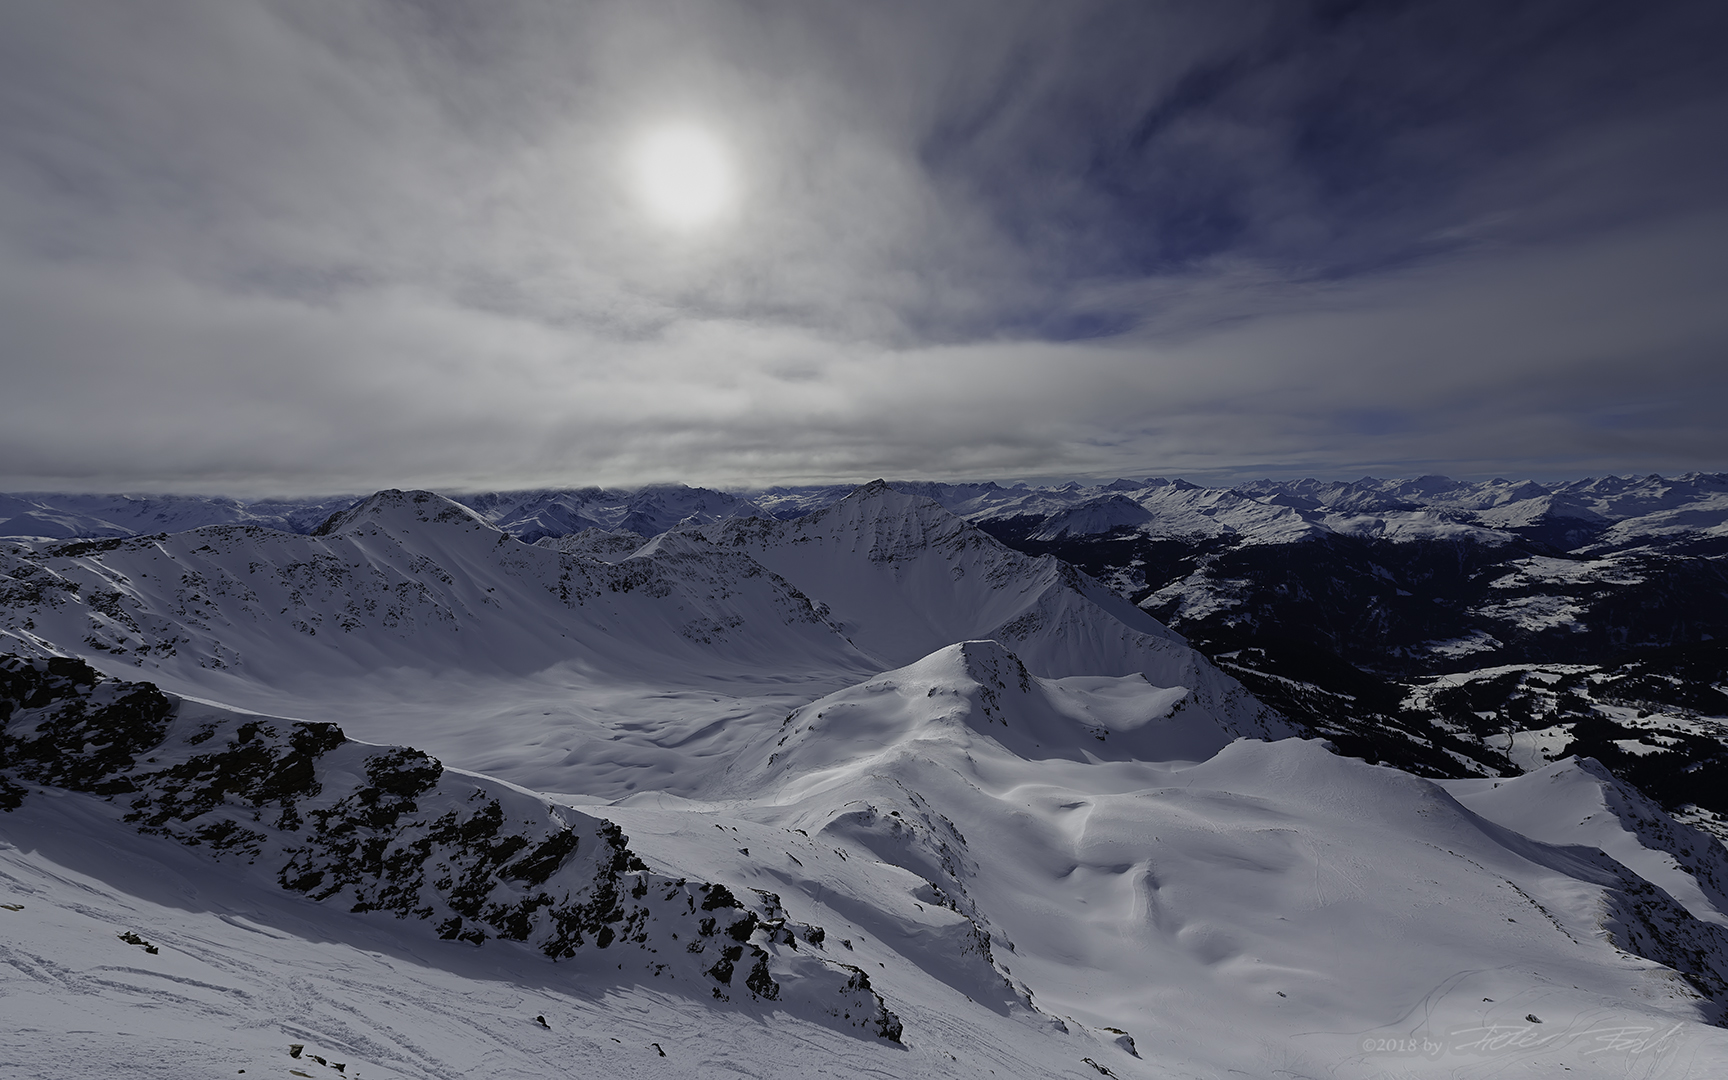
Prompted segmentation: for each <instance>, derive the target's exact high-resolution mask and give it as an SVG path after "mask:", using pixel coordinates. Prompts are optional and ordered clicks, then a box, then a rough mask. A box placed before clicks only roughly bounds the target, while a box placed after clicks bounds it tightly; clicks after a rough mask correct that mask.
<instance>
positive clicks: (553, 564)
mask: <svg viewBox="0 0 1728 1080" xmlns="http://www.w3.org/2000/svg"><path fill="white" fill-rule="evenodd" d="M706 528H707V531H706V532H704V531H701V530H697V531H680V532H674V533H668V534H662V535H661V536H660V537H659V538H657V539H656V540H654V541H653V542H651V543H642V544H641V545H640V546H637V545H636V539H637V538H635V537H634V536H633V534H628V533H604V532H585V533H582V534H577V535H575V536H572V537H564V538H560V539H559V540H556V541H542V542H541V543H540V544H537V545H525V544H522V543H520V542H518V541H517V540H515V539H513V538H511V537H509V536H508V535H506V534H505V533H503V532H501V531H499V530H498V529H497V528H496V527H494V526H493V525H492V524H490V523H489V522H487V521H485V520H483V519H482V517H481V516H480V515H479V514H478V512H476V511H474V510H471V509H469V508H467V507H465V506H462V505H460V504H457V503H454V502H452V501H450V500H447V499H443V498H441V497H440V496H436V495H432V494H430V493H426V492H409V493H404V492H395V491H391V492H381V493H379V494H377V495H375V496H372V497H371V498H369V499H367V500H364V501H362V502H361V503H360V504H359V505H357V506H356V507H354V508H353V509H351V510H348V511H345V512H343V513H341V514H337V515H335V516H333V517H332V518H331V519H330V520H329V521H328V522H326V523H325V524H324V525H323V526H321V527H320V530H319V532H320V535H316V536H296V535H289V534H284V533H279V532H273V531H269V530H264V529H259V528H233V527H222V526H217V527H209V528H205V529H201V530H195V531H192V532H189V533H181V534H174V535H170V536H166V537H146V538H136V539H129V540H112V541H95V542H75V543H72V544H62V545H54V544H39V545H16V546H13V547H10V548H7V549H0V573H4V575H5V578H4V579H3V580H0V585H4V587H5V589H6V593H5V600H6V605H5V606H4V607H3V608H0V642H4V646H5V648H6V649H8V650H10V651H15V652H18V653H20V654H22V655H52V654H57V653H63V654H67V655H76V656H81V657H83V658H85V659H87V660H88V661H89V662H91V663H93V664H95V665H96V666H97V667H99V668H101V669H103V670H107V671H111V672H117V673H118V672H126V671H132V672H135V673H143V674H146V675H147V677H149V678H151V679H152V680H155V681H157V682H160V683H161V684H162V685H163V686H164V687H166V688H168V689H170V690H172V691H174V692H177V693H184V694H190V695H193V696H197V697H202V698H206V699H209V700H213V701H218V702H225V703H228V704H231V705H236V706H240V707H244V708H248V709H253V710H257V711H260V712H266V713H272V714H277V715H291V716H298V717H303V718H306V719H314V720H324V721H330V722H338V723H342V724H343V725H344V726H345V727H346V728H347V729H348V730H350V731H352V732H353V733H354V734H355V735H356V736H357V737H361V738H365V739H369V740H373V741H378V742H407V743H411V744H415V745H419V746H421V747H422V748H424V749H426V750H428V751H430V752H432V753H434V754H436V755H438V756H440V757H443V758H445V759H448V760H453V761H460V762H462V763H463V764H464V765H465V766H467V767H471V768H476V769H479V770H482V771H485V772H488V773H491V774H494V775H499V776H502V777H504V778H505V779H508V780H510V781H512V782H516V783H522V784H525V785H529V786H532V787H535V788H537V789H540V790H550V791H581V792H587V793H603V792H612V793H615V794H619V795H623V794H628V793H629V792H631V791H635V790H639V789H641V788H643V787H644V786H646V787H652V788H656V789H660V790H671V791H675V792H678V793H680V794H686V795H695V794H700V793H704V792H706V793H709V794H712V793H714V792H716V791H720V790H724V789H725V787H726V785H727V784H728V783H730V782H731V781H729V780H728V779H727V775H726V774H727V772H728V770H729V769H730V768H731V763H732V760H733V758H734V756H735V754H736V752H737V750H738V748H739V747H741V746H745V745H751V744H753V743H754V742H756V741H759V740H761V739H763V738H768V737H771V736H772V734H773V732H774V730H775V728H776V727H777V725H778V723H779V721H780V719H781V718H783V717H784V716H785V715H786V712H787V711H789V710H790V709H791V708H796V707H797V706H798V705H801V704H803V703H804V702H806V701H809V700H811V699H812V698H815V697H819V696H821V695H822V694H824V693H827V692H829V691H831V690H834V689H838V688H840V687H843V686H846V685H850V684H852V683H855V682H857V681H859V680H861V679H864V678H867V677H868V676H869V675H870V674H871V673H873V672H875V671H880V670H883V669H884V668H888V667H893V666H895V665H897V664H899V663H903V662H905V661H907V660H910V659H915V658H916V657H917V656H920V655H923V653H924V652H928V651H931V650H933V649H936V648H940V647H941V646H944V645H947V644H949V643H951V642H953V641H961V640H968V639H972V638H978V637H990V636H996V637H1000V638H1002V639H1003V640H1004V641H1005V642H1011V643H1012V644H1013V647H1015V648H1016V649H1018V650H1020V651H1021V652H1022V653H1023V655H1025V656H1026V657H1027V658H1028V662H1030V663H1032V664H1033V665H1034V668H1035V670H1036V671H1037V672H1038V673H1039V674H1047V675H1055V676H1063V675H1073V674H1080V675H1112V676H1115V675H1124V674H1128V673H1130V672H1136V671H1138V672H1142V673H1143V674H1145V676H1146V677H1147V678H1148V679H1150V680H1151V681H1152V682H1153V683H1154V684H1156V685H1158V686H1161V687H1183V688H1185V689H1186V690H1187V691H1189V695H1190V696H1189V699H1188V701H1187V706H1188V707H1189V708H1190V709H1191V710H1192V714H1191V715H1193V716H1195V717H1199V718H1203V719H1204V720H1205V721H1206V722H1210V723H1211V730H1212V731H1213V735H1212V740H1213V743H1214V746H1213V749H1216V747H1217V746H1222V745H1223V744H1224V743H1225V742H1228V741H1229V739H1230V738H1232V737H1234V735H1236V734H1256V735H1258V734H1266V733H1278V732H1280V731H1281V730H1282V729H1280V728H1278V727H1277V726H1276V724H1277V721H1276V720H1275V719H1273V718H1271V717H1269V716H1265V715H1263V713H1264V710H1263V709H1261V708H1260V707H1259V706H1258V705H1257V704H1256V703H1254V702H1253V701H1252V699H1250V698H1248V697H1247V696H1246V695H1245V694H1244V693H1242V691H1241V690H1240V688H1239V687H1236V686H1235V685H1234V683H1232V682H1231V681H1230V680H1229V679H1227V678H1225V677H1224V676H1222V675H1221V674H1219V673H1218V672H1217V670H1216V669H1214V668H1212V667H1211V665H1209V664H1207V663H1206V662H1205V661H1204V660H1203V659H1201V658H1200V657H1199V656H1198V655H1197V654H1195V653H1194V652H1193V651H1192V650H1191V649H1189V648H1188V647H1187V646H1186V645H1185V644H1183V643H1182V642H1181V641H1180V639H1177V638H1176V637H1175V636H1174V635H1171V634H1169V633H1168V632H1167V631H1165V630H1163V629H1162V627H1160V626H1159V625H1158V624H1157V623H1156V622H1154V621H1153V620H1152V619H1150V618H1149V617H1148V616H1146V615H1145V614H1144V613H1143V612H1141V611H1139V610H1138V609H1136V608H1134V607H1132V606H1131V605H1129V604H1127V603H1125V602H1124V601H1122V600H1121V599H1120V598H1119V597H1117V596H1115V595H1114V594H1112V593H1110V592H1109V591H1108V590H1105V589H1103V588H1102V587H1101V586H1098V585H1097V584H1096V583H1093V582H1089V581H1087V580H1085V579H1084V578H1082V577H1080V576H1079V575H1076V574H1075V573H1074V572H1073V571H1072V570H1071V569H1069V568H1067V567H1065V566H1063V565H1062V564H1060V563H1057V562H1056V561H1055V560H1051V559H1043V560H1032V559H1027V558H1026V557H1024V556H1021V555H1019V554H1017V553H1015V552H1013V551H1011V550H1009V549H1007V548H1005V547H1003V546H1002V545H1000V544H998V543H997V542H996V541H994V540H992V539H990V538H989V537H987V536H985V535H983V534H982V533H979V532H977V530H975V529H972V528H971V527H970V526H968V525H966V524H965V523H964V522H963V521H961V520H960V519H959V518H956V517H954V516H953V515H951V514H948V513H947V512H946V511H943V510H941V509H940V508H939V507H936V506H934V505H933V504H930V503H927V502H924V501H922V500H914V499H911V498H910V497H908V496H901V495H898V494H896V493H893V492H890V491H886V490H874V491H871V492H866V493H861V494H860V495H858V496H857V497H855V498H853V499H850V500H848V501H846V502H844V503H842V504H838V505H837V506H836V507H834V508H832V509H831V510H830V511H826V512H824V513H823V514H821V515H817V516H814V517H812V518H809V519H804V520H802V521H799V522H793V523H787V524H785V525H784V526H782V525H779V524H776V523H771V522H766V521H761V520H757V519H752V520H747V521H742V522H722V523H720V524H717V525H712V526H708V527H706ZM776 530H790V531H789V532H786V533H785V537H782V538H783V539H784V538H790V539H787V545H790V550H792V551H794V552H800V553H803V554H804V555H813V553H818V552H820V553H821V554H820V557H819V558H816V561H814V562H811V561H810V560H804V561H802V562H801V561H799V559H797V558H794V559H791V560H790V561H788V559H787V558H785V557H784V556H785V555H786V551H787V547H786V545H782V544H779V543H778V542H774V543H767V542H765V541H764V540H763V538H765V537H778V536H781V532H778V531H776ZM751 537H755V538H757V539H756V540H751V541H750V542H746V541H747V540H748V539H749V538H751ZM758 541H762V542H758ZM883 545H887V546H883ZM890 549H892V551H893V553H894V554H893V555H892V557H887V556H885V555H884V553H885V552H889V551H890ZM873 553H874V554H873ZM794 569H795V570H796V573H797V576H798V579H797V580H796V581H791V580H788V579H787V578H786V577H785V574H786V573H791V572H793V571H794ZM968 573H969V574H970V575H971V576H970V577H969V578H967V577H965V576H964V575H966V574H968ZM956 574H959V575H962V576H960V577H956ZM865 582H873V584H871V585H870V587H868V588H860V587H859V586H860V585H861V584H862V583H865ZM811 589H815V590H817V592H816V593H814V594H813V593H811V592H810V591H809V590H811ZM497 726H502V727H503V728H505V729H507V730H508V732H509V736H508V737H507V738H503V739H500V738H498V737H496V736H495V735H494V734H492V730H493V729H494V727H497ZM1203 726H1204V725H1203Z"/></svg>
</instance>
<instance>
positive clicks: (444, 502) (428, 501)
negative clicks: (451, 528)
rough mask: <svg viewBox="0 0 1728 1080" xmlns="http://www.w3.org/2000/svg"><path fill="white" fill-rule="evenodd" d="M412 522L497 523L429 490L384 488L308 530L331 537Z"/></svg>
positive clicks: (494, 528) (409, 524) (482, 525)
mask: <svg viewBox="0 0 1728 1080" xmlns="http://www.w3.org/2000/svg"><path fill="white" fill-rule="evenodd" d="M416 524H440V525H443V524H467V525H478V526H481V527H483V528H485V529H489V530H491V531H493V532H497V531H498V528H497V526H495V525H493V524H492V523H491V522H489V521H487V520H486V519H485V518H483V517H481V516H480V515H479V514H477V513H475V512H474V511H473V510H470V509H469V508H468V507H466V506H463V505H462V504H461V503H459V502H456V501H454V500H452V499H447V498H445V497H444V496H442V495H439V494H436V493H434V492H431V491H419V490H413V491H403V490H401V489H399V488H386V489H384V490H383V491H380V492H377V493H375V494H373V495H369V496H367V497H366V498H364V499H362V500H361V501H360V502H359V503H357V504H355V505H354V506H352V507H350V508H348V509H347V510H340V511H337V512H336V513H334V514H331V515H330V516H329V517H328V518H326V519H325V520H324V524H322V525H320V526H318V527H317V528H316V529H314V530H312V535H313V536H335V535H340V534H342V533H346V532H352V531H353V530H355V529H358V528H361V527H363V526H365V525H381V526H384V527H386V528H389V527H391V526H396V527H410V526H413V525H416Z"/></svg>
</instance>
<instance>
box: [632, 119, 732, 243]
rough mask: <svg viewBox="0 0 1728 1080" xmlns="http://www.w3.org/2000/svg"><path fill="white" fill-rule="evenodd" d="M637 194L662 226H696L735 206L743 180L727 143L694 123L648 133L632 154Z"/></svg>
mask: <svg viewBox="0 0 1728 1080" xmlns="http://www.w3.org/2000/svg"><path fill="white" fill-rule="evenodd" d="M630 174H631V175H630V180H631V185H632V187H633V188H634V190H635V192H636V197H637V199H638V200H639V201H640V202H641V204H642V207H643V209H644V210H646V211H647V212H648V214H649V216H650V217H652V218H653V219H654V220H655V221H658V222H659V223H661V224H662V225H667V226H671V227H673V228H679V229H692V228H696V227H699V226H702V225H706V224H708V223H710V222H713V221H715V220H717V219H718V218H720V217H721V216H722V215H724V214H725V213H726V211H727V210H728V209H730V208H731V206H732V204H733V201H734V199H735V196H736V188H737V181H736V178H735V176H734V170H733V167H732V161H731V156H730V155H729V154H728V153H727V152H726V147H725V145H724V144H723V143H721V141H720V140H719V139H717V138H715V137H714V135H713V134H712V133H710V132H709V131H707V130H705V129H703V128H700V127H696V126H694V125H688V124H678V125H668V126H665V127H659V128H655V129H653V130H650V131H647V132H644V133H643V134H642V135H641V136H640V137H639V138H638V139H637V140H636V144H635V146H634V148H633V151H632V154H631V157H630Z"/></svg>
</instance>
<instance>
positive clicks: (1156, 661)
mask: <svg viewBox="0 0 1728 1080" xmlns="http://www.w3.org/2000/svg"><path fill="white" fill-rule="evenodd" d="M702 535H704V536H706V537H708V538H709V539H711V540H712V541H713V542H714V543H715V544H716V545H718V546H720V547H721V548H723V549H728V550H735V551H743V552H746V553H748V554H749V555H750V556H751V558H752V559H754V560H755V561H757V562H760V563H761V564H762V565H764V566H766V567H768V568H770V569H771V570H773V571H774V572H775V573H776V574H779V575H780V576H781V577H783V578H785V579H786V580H787V581H789V582H791V583H792V584H793V585H794V586H796V587H797V588H798V590H799V591H800V592H801V593H803V594H804V595H806V596H809V597H810V598H811V600H812V602H814V603H816V604H817V605H818V610H819V611H820V612H821V613H822V615H823V617H824V618H825V619H827V620H828V621H829V622H830V623H831V624H832V625H833V626H834V627H835V628H836V629H838V630H839V631H840V632H841V633H842V634H844V635H845V636H846V638H847V639H848V640H849V641H851V642H852V643H853V644H854V645H856V646H858V648H860V649H862V650H863V651H865V652H866V653H869V654H870V655H872V656H875V657H878V658H879V659H880V661H881V662H882V666H883V667H893V666H899V665H903V664H906V663H910V662H911V661H913V660H916V659H918V658H919V657H921V656H924V655H926V654H928V653H930V652H933V651H935V650H936V649H940V648H942V647H944V646H946V645H949V644H951V643H953V642H956V641H968V640H983V639H991V640H995V641H998V642H1001V643H1002V644H1003V645H1005V646H1007V647H1008V648H1010V649H1012V650H1013V651H1014V652H1015V653H1016V654H1017V655H1018V656H1019V657H1020V659H1021V660H1022V661H1024V662H1025V664H1026V665H1027V667H1028V668H1030V669H1031V671H1032V672H1033V673H1035V674H1037V675H1041V676H1045V677H1052V678H1062V677H1066V676H1070V675H1107V676H1120V675H1127V674H1130V673H1134V672H1138V673H1140V674H1142V675H1144V676H1145V678H1146V680H1147V681H1148V682H1149V683H1151V684H1152V685H1154V686H1160V687H1174V686H1181V687H1185V688H1187V689H1188V690H1189V692H1190V693H1191V694H1192V696H1193V701H1192V705H1193V707H1195V708H1196V709H1197V711H1199V712H1200V713H1203V714H1205V715H1207V716H1210V717H1211V718H1213V719H1214V720H1215V721H1216V722H1217V724H1218V725H1219V727H1220V729H1221V731H1222V732H1223V738H1224V739H1225V740H1226V741H1227V740H1228V738H1229V737H1231V736H1234V735H1255V736H1267V735H1270V736H1273V737H1277V736H1282V735H1287V734H1292V733H1293V732H1292V731H1291V730H1290V729H1288V728H1287V727H1286V726H1285V725H1284V724H1283V722H1282V721H1281V720H1279V719H1278V718H1277V717H1276V716H1274V715H1272V714H1270V713H1269V712H1267V710H1265V709H1264V708H1262V707H1261V706H1259V704H1258V703H1257V702H1255V701H1254V700H1253V699H1252V698H1251V697H1249V696H1248V695H1247V694H1246V693H1244V692H1243V691H1242V689H1241V688H1240V687H1239V686H1238V685H1237V684H1236V683H1235V682H1234V680H1232V679H1230V678H1228V677H1227V676H1225V675H1223V674H1222V673H1221V672H1219V671H1218V670H1217V669H1216V668H1214V667H1212V665H1211V664H1209V663H1207V661H1206V660H1205V659H1203V658H1202V657H1201V656H1200V655H1199V654H1198V653H1196V652H1194V650H1192V649H1190V648H1189V647H1188V646H1187V644H1186V643H1184V642H1183V641H1182V640H1181V639H1180V638H1179V637H1177V636H1176V635H1174V634H1172V633H1170V631H1168V630H1166V629H1165V628H1164V627H1163V626H1162V625H1160V624H1159V623H1158V622H1157V621H1156V620H1154V619H1152V618H1151V617H1150V616H1148V615H1146V614H1145V613H1144V612H1142V611H1140V610H1139V609H1137V608H1135V607H1134V606H1133V605H1131V604H1128V603H1127V602H1126V601H1124V600H1122V598H1121V597H1119V596H1117V595H1116V594H1115V593H1113V592H1111V591H1110V590H1109V589H1107V588H1105V587H1104V586H1103V585H1101V584H1099V583H1098V582H1096V581H1093V580H1092V579H1090V578H1087V577H1086V576H1085V575H1083V574H1080V573H1079V572H1077V571H1075V570H1074V569H1073V568H1072V567H1069V566H1068V565H1067V564H1065V563H1061V562H1058V561H1057V560H1055V559H1051V558H1048V557H1046V558H1040V559H1033V558H1029V557H1027V556H1025V555H1021V554H1020V553H1018V552H1015V551H1013V550H1011V549H1009V548H1007V547H1005V546H1004V545H1002V544H1000V543H998V542H997V541H996V540H995V539H993V538H991V537H990V536H988V535H986V534H984V533H983V532H980V531H979V530H978V529H977V528H975V527H973V526H972V525H970V524H968V523H967V522H965V521H964V520H962V519H961V518H959V517H956V516H955V515H953V514H951V513H949V512H948V511H946V510H944V509H942V507H940V506H938V505H937V504H935V503H934V502H932V501H930V500H928V499H921V498H918V497H915V496H910V495H905V494H902V493H900V492H898V491H895V490H893V489H892V488H890V487H888V486H887V485H886V484H882V483H880V482H878V483H875V484H870V485H866V486H865V487H862V488H859V489H858V490H857V491H856V492H854V493H853V494H851V495H849V496H847V497H846V498H845V499H843V500H841V501H840V502H838V503H836V504H834V505H833V506H831V507H829V508H828V509H826V510H823V511H821V512H819V513H816V514H812V515H810V516H808V517H805V518H799V519H797V520H795V521H789V522H770V521H762V520H753V521H739V522H727V523H724V524H722V525H718V526H713V527H710V528H709V529H707V530H704V531H703V534H702ZM1220 745H1221V744H1220Z"/></svg>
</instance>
